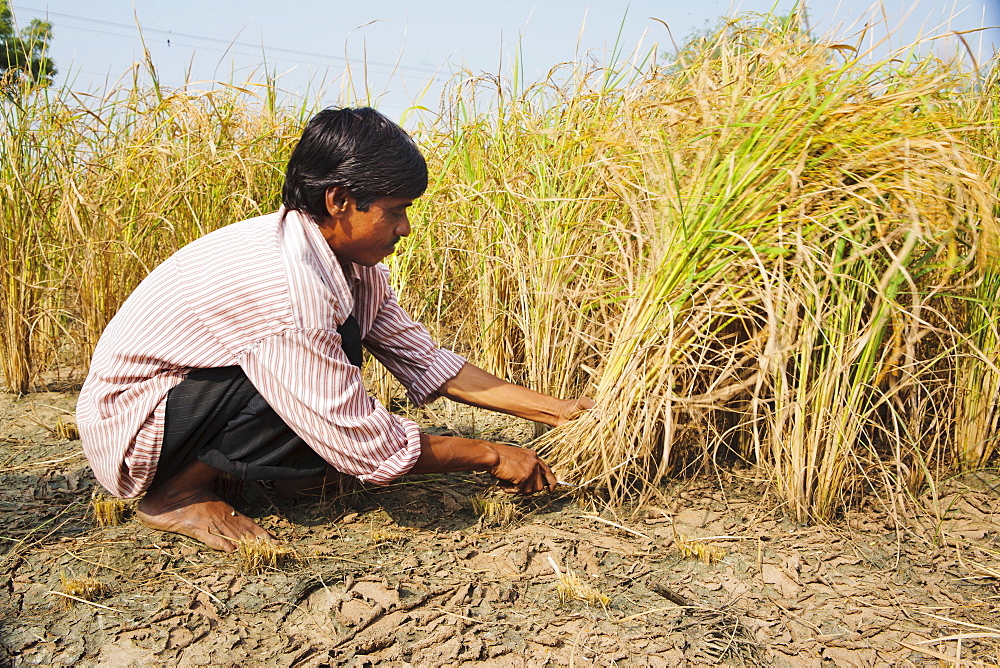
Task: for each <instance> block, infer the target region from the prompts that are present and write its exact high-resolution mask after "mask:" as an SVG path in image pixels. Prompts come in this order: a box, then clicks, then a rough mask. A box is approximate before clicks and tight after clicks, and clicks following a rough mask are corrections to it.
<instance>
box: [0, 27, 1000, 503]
mask: <svg viewBox="0 0 1000 668" xmlns="http://www.w3.org/2000/svg"><path fill="white" fill-rule="evenodd" d="M679 55H680V61H679V62H661V61H660V59H658V58H657V57H656V54H637V56H636V58H634V59H633V61H632V62H631V63H630V64H627V65H624V66H619V67H615V68H609V69H601V68H595V67H593V66H589V65H585V64H572V63H571V64H567V65H563V66H560V67H557V68H555V69H554V70H553V71H552V72H551V73H550V74H549V76H547V77H546V78H544V79H543V80H542V81H539V82H537V83H535V84H532V85H523V84H521V83H520V82H517V83H515V84H509V83H506V82H504V81H502V80H499V79H497V78H495V77H473V76H464V77H460V78H458V79H457V80H456V81H455V82H454V84H453V85H452V87H451V88H450V89H449V91H448V93H447V94H446V96H445V98H444V103H443V104H442V108H441V111H440V114H439V115H438V116H436V117H435V118H432V119H430V120H428V121H426V122H425V123H423V124H422V125H421V126H420V127H419V128H416V129H415V134H416V136H417V138H418V140H419V142H420V143H421V145H422V146H423V148H424V150H425V152H426V154H427V157H428V162H429V165H430V169H431V184H430V186H429V189H428V193H427V195H426V196H425V197H423V198H421V200H419V202H418V204H417V206H416V207H415V209H416V211H415V212H414V220H415V224H414V229H413V233H412V234H411V236H410V238H409V239H408V240H407V242H406V244H405V245H404V247H403V248H402V249H401V250H400V251H399V252H398V253H397V254H396V255H395V256H393V257H392V258H391V259H390V262H391V263H392V264H393V265H394V266H393V269H394V277H395V281H396V282H397V288H398V290H399V293H400V297H401V300H402V301H403V302H404V304H405V305H406V306H407V307H408V308H409V309H410V310H411V312H413V314H414V315H415V316H416V317H417V318H418V319H420V320H422V321H423V322H425V323H427V324H428V326H429V327H430V328H431V329H432V330H433V331H434V333H435V335H436V336H437V337H438V338H439V340H441V341H442V342H443V343H444V344H446V345H449V346H451V347H454V348H456V349H458V350H459V351H461V352H463V353H465V354H467V355H468V356H469V357H470V359H471V360H472V361H474V362H475V363H477V364H480V365H481V366H483V367H485V368H488V369H490V370H492V371H494V372H495V373H498V374H500V375H503V376H506V377H509V378H511V379H513V380H515V381H518V382H522V383H525V384H527V385H530V386H532V387H535V388H537V389H539V390H542V391H545V392H550V393H554V394H558V395H562V396H570V395H574V394H579V393H586V394H589V395H591V396H593V397H594V398H595V400H596V401H597V404H598V408H597V409H596V410H594V411H591V412H589V413H587V414H586V415H584V416H583V417H581V418H580V419H578V420H576V421H574V422H573V423H571V424H570V425H567V426H566V427H563V428H560V429H558V430H554V431H552V432H550V433H548V434H545V435H544V436H542V437H541V438H540V439H539V440H538V441H537V442H536V443H535V445H536V446H537V447H539V448H540V449H541V450H542V451H543V453H544V454H545V456H546V457H547V458H548V459H549V461H550V462H551V463H552V465H553V466H554V467H555V468H556V470H557V472H558V474H559V475H560V477H563V478H565V479H568V480H571V481H575V482H578V483H586V484H587V485H593V486H596V487H599V488H602V489H603V490H604V491H605V492H606V493H607V495H608V497H609V499H610V500H611V501H613V502H616V503H623V502H626V501H636V500H643V499H647V498H649V497H650V496H651V495H655V494H656V493H657V489H658V485H659V484H660V482H662V480H663V479H664V477H667V476H675V475H684V474H687V473H688V472H691V471H694V470H698V469H699V468H700V467H703V466H715V465H720V464H727V463H732V462H742V463H743V464H746V465H750V466H754V467H756V468H757V470H758V471H759V472H760V473H761V474H763V475H764V476H765V477H766V478H767V479H768V480H770V483H771V487H772V489H773V491H774V493H775V494H776V495H777V496H778V497H779V498H780V499H781V500H782V501H783V503H784V504H785V505H786V507H787V509H788V511H789V513H790V514H791V515H792V516H793V517H795V518H796V519H799V520H823V519H826V518H829V517H831V516H832V515H833V514H835V513H836V512H838V511H839V510H840V509H841V508H843V507H844V506H845V505H848V504H850V503H851V501H852V499H855V498H858V497H859V496H860V495H861V494H864V493H866V492H868V491H871V490H873V489H874V490H878V491H880V492H888V493H890V494H892V495H893V498H894V499H898V500H900V501H901V502H903V503H905V502H906V499H907V498H908V497H909V496H910V495H912V494H914V493H915V492H916V491H917V490H918V489H919V488H920V487H921V486H922V485H925V484H928V483H933V482H934V481H935V480H937V479H939V478H940V477H941V476H942V475H945V474H947V473H948V472H950V471H952V470H955V469H969V468H976V467H982V466H986V465H990V464H992V463H993V462H994V461H995V457H996V453H997V450H998V448H997V447H996V439H997V428H998V417H1000V406H998V404H997V397H998V390H1000V355H998V336H1000V333H998V329H997V325H996V322H997V314H998V305H1000V304H998V299H1000V292H998V291H1000V283H998V280H997V269H996V266H995V263H991V259H990V253H991V250H992V249H993V248H995V237H996V233H995V228H996V220H995V216H997V214H998V211H1000V208H998V202H997V196H996V193H997V188H998V186H1000V180H998V176H997V174H998V170H997V167H996V160H995V156H996V155H997V146H998V143H1000V142H998V139H1000V137H998V131H997V129H996V128H997V125H996V120H997V111H998V107H997V102H996V99H997V96H996V95H995V91H996V87H997V75H996V72H997V68H994V69H993V72H994V73H993V74H992V75H990V76H989V77H987V79H986V80H984V81H979V80H977V79H976V78H975V76H974V75H973V74H972V73H970V72H968V71H966V70H964V69H962V67H961V66H960V65H958V64H956V63H950V62H944V61H941V60H938V59H935V58H933V57H921V58H917V57H901V58H895V59H886V60H883V61H880V62H868V61H866V60H863V59H861V58H859V57H857V56H856V55H855V52H854V51H853V49H852V48H851V47H850V46H848V45H842V44H837V45H830V44H824V43H823V42H822V41H817V40H814V39H811V38H810V37H809V36H808V35H805V34H803V33H802V32H801V31H800V30H798V29H797V28H795V22H794V21H793V20H790V21H774V20H764V21H760V20H743V21H736V22H732V23H730V24H728V25H726V26H725V27H724V28H723V29H721V30H720V31H718V32H717V33H716V34H715V35H713V36H712V37H711V38H707V39H704V40H702V41H700V42H698V43H695V44H692V45H690V46H689V48H687V49H684V50H683V51H681V52H680V54H679ZM261 90H263V91H265V92H264V93H262V94H261V95H260V96H258V95H256V94H252V93H249V92H248V91H247V90H246V89H245V88H241V87H237V86H233V85H229V86H226V87H221V88H217V89H215V90H212V91H204V92H194V91H174V92H171V91H165V90H163V89H161V88H159V87H155V86H154V87H151V88H149V87H143V86H140V85H138V83H134V84H132V85H131V86H128V87H123V88H122V89H121V90H119V91H116V92H114V93H113V94H111V95H109V96H108V97H104V98H101V99H97V98H93V97H85V96H81V95H75V94H73V93H72V92H70V91H65V90H64V91H53V90H49V91H44V90H43V91H35V92H33V93H25V97H24V98H23V101H22V104H21V105H20V106H16V105H7V106H4V107H3V108H2V110H3V114H4V123H5V128H6V130H7V134H8V136H9V137H10V139H9V140H6V139H5V141H4V142H3V147H2V149H0V150H2V157H3V163H2V165H0V206H2V208H3V211H4V212H5V215H3V217H2V219H0V220H2V222H0V229H2V231H3V239H4V245H3V246H2V250H0V252H2V253H3V254H4V255H3V257H2V258H0V259H2V260H3V267H4V275H3V279H4V280H3V284H2V285H3V288H2V289H3V292H2V293H0V297H2V299H0V306H2V312H0V318H2V324H3V327H4V333H5V337H4V341H3V345H4V346H5V348H4V357H3V373H4V378H5V380H6V383H7V387H8V388H9V389H10V390H12V391H17V392H23V391H26V390H27V389H28V388H29V387H30V385H31V383H32V380H33V379H34V378H36V376H37V373H38V371H39V370H41V369H44V368H47V367H50V366H52V365H54V364H74V365H76V366H77V367H78V368H79V369H81V370H82V369H83V368H85V365H86V360H87V358H88V356H89V352H90V350H91V349H92V346H93V345H94V343H95V342H96V337H97V336H98V335H99V333H100V331H101V330H102V328H103V327H104V325H105V324H106V323H107V320H108V319H109V318H110V316H111V315H112V314H113V313H114V311H115V310H116V309H117V308H118V306H119V305H120V304H121V302H122V300H123V299H124V298H125V297H126V296H127V295H128V293H129V292H130V291H131V290H132V288H133V287H134V286H135V285H136V283H137V282H138V281H139V280H141V278H142V277H143V276H144V275H145V273H146V272H148V270H149V269H150V268H151V267H152V266H154V265H155V264H156V263H157V262H159V261H161V260H162V259H163V258H165V257H166V256H167V255H169V253H170V252H172V251H173V250H174V249H176V248H177V247H179V246H180V245H182V244H184V243H186V242H187V241H189V240H191V239H193V238H195V237H197V236H199V235H201V234H203V233H204V232H206V231H208V230H210V229H213V228H215V227H218V226H220V225H223V224H226V223H228V222H231V221H234V220H238V219H241V218H244V217H247V216H250V215H254V214H256V213H261V212H265V211H269V210H273V209H274V208H276V207H277V204H278V193H279V191H280V182H281V169H282V167H283V164H284V162H285V160H286V159H287V155H288V152H289V149H290V147H291V144H292V142H293V141H294V138H295V137H296V136H297V134H298V128H300V127H301V124H302V122H303V121H304V117H305V115H306V114H305V113H304V108H305V105H298V106H296V107H294V108H286V107H283V106H281V105H278V104H277V103H276V102H275V94H274V90H273V87H269V86H267V85H264V86H262V87H261ZM990 91H992V93H991V92H990ZM8 211H9V212H12V213H11V214H10V215H7V214H6V212H8ZM369 373H371V372H369ZM372 380H373V387H375V388H377V391H378V392H379V394H380V395H381V396H382V398H383V399H387V398H388V397H389V395H390V392H391V390H390V386H389V384H388V383H387V382H386V381H385V378H384V377H383V376H380V375H379V374H377V373H376V374H374V376H373V378H372Z"/></svg>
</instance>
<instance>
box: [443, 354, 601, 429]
mask: <svg viewBox="0 0 1000 668" xmlns="http://www.w3.org/2000/svg"><path fill="white" fill-rule="evenodd" d="M437 394H438V396H442V397H446V398H448V399H451V400H452V401H458V402H460V403H463V404H469V405H470V406H478V407H479V408H486V409H488V410H491V411H497V412H499V413H506V414H507V415H513V416H515V417H519V418H524V419H525V420H533V421H535V422H541V423H543V424H547V425H549V426H552V427H558V426H559V425H561V424H564V423H566V422H568V421H569V420H572V419H573V418H574V417H576V416H577V415H579V414H580V413H582V412H583V411H585V410H587V409H588V408H593V407H594V402H593V401H591V400H590V399H588V398H587V397H580V398H579V399H556V398H555V397H550V396H548V395H547V394H542V393H540V392H535V391H534V390H529V389H528V388H526V387H521V386H520V385H514V384H513V383H508V382H507V381H505V380H503V379H501V378H497V377H496V376H494V375H493V374H491V373H489V372H488V371H484V370H483V369H480V368H479V367H477V366H475V365H472V364H469V363H468V362H466V363H465V366H463V367H462V369H461V370H460V371H459V372H458V375H456V376H455V377H453V378H452V379H451V380H448V381H447V382H445V383H444V384H443V385H442V386H441V387H440V388H439V389H438V391H437Z"/></svg>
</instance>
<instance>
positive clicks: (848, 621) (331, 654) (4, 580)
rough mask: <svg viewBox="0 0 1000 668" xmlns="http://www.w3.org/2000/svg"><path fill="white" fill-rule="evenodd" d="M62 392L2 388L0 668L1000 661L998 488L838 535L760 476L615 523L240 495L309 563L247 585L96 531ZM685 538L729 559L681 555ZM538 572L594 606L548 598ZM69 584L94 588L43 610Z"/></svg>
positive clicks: (537, 508)
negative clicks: (82, 581) (792, 514)
mask: <svg viewBox="0 0 1000 668" xmlns="http://www.w3.org/2000/svg"><path fill="white" fill-rule="evenodd" d="M65 389H68V390H70V391H65V392H57V391H51V392H37V393H33V394H31V395H28V396H27V397H24V398H15V397H13V396H11V395H0V513H2V514H0V522H2V523H0V592H2V593H0V665H15V666H22V665H80V666H90V665H107V666H148V665H213V666H237V665H239V666H245V665H268V666H325V665H337V666H340V665H346V666H373V665H414V666H453V665H490V666H550V665H551V666H563V665H568V666H590V665H598V666H612V665H620V666H683V665H706V664H710V665H712V664H723V665H775V666H834V665H836V666H884V665H892V666H914V665H916V666H925V665H992V664H998V663H1000V477H998V476H997V475H995V474H993V475H987V474H980V475H977V476H967V477H964V478H961V479H952V480H949V481H948V482H946V483H943V484H941V485H939V486H938V487H937V488H936V489H934V490H930V491H927V492H925V493H924V494H923V496H921V497H920V498H918V499H914V500H911V502H909V504H908V505H907V507H905V508H901V507H899V509H898V512H897V511H894V510H893V509H892V508H890V507H886V505H885V504H884V503H883V502H882V501H880V500H879V499H878V498H873V499H872V500H871V501H870V502H868V503H866V505H865V506H864V507H863V508H862V509H861V510H857V511H853V512H850V513H848V514H847V515H846V516H845V517H843V518H841V519H839V520H838V521H837V522H836V523H834V524H832V525H830V526H799V525H796V524H794V523H792V522H789V521H788V520H787V519H785V516H784V515H783V513H782V511H781V509H780V507H779V506H778V504H777V503H776V502H775V500H774V499H772V498H768V497H767V496H766V495H763V494H762V492H761V490H762V489H763V485H762V484H761V483H760V481H757V480H754V479H753V473H752V472H751V471H728V472H716V473H715V474H713V475H712V476H711V477H710V478H708V477H706V478H701V479H696V480H689V481H685V482H683V483H676V484H674V485H672V486H671V487H668V488H665V489H664V495H663V500H662V502H660V503H659V504H657V505H650V506H646V507H643V508H641V509H638V510H636V511H635V512H630V513H627V514H619V515H615V514H613V513H611V512H609V511H608V510H607V509H604V508H602V507H601V506H599V505H595V504H594V502H593V501H592V500H588V499H586V498H577V497H574V496H573V495H571V494H565V495H552V496H542V497H539V498H534V499H525V500H520V501H517V505H518V517H517V518H516V519H515V520H513V521H512V522H511V523H509V524H507V525H491V524H490V523H489V522H485V521H484V520H482V519H480V518H479V517H477V516H476V514H475V513H474V512H473V511H472V508H471V504H470V498H471V497H473V496H476V495H483V494H490V493H491V492H490V488H491V481H490V480H489V479H488V476H476V475H462V476H437V477H431V476H424V477H412V478H406V479H404V480H403V481H402V482H400V483H398V484H395V485H393V486H390V487H387V488H369V489H358V488H351V487H350V486H345V487H344V488H342V489H340V490H331V491H330V492H328V493H327V495H326V496H325V497H323V498H318V499H310V500H297V501H291V500H282V499H279V498H277V497H276V496H275V495H274V494H273V493H272V491H271V490H269V489H268V488H267V487H266V486H263V485H260V484H257V483H248V484H247V485H245V486H244V487H243V488H242V490H239V491H238V492H237V493H236V494H235V498H234V501H235V504H236V506H237V508H238V509H239V510H240V511H241V512H244V513H246V514H247V515H249V516H251V517H253V518H255V519H256V520H257V521H259V522H260V523H261V524H262V525H263V526H264V527H265V528H267V529H268V530H269V531H271V532H272V533H273V534H274V535H276V536H278V537H279V538H281V539H282V540H283V541H285V542H287V543H288V544H289V545H292V546H294V547H295V549H296V550H297V551H298V552H299V554H301V555H302V557H303V561H302V562H301V563H300V564H299V565H297V566H295V567H293V568H291V569H289V570H284V571H271V572H266V573H264V574H262V575H252V574H247V573H244V572H242V570H241V568H240V566H239V564H238V563H237V562H236V560H235V558H234V557H232V556H228V555H224V554H220V553H216V552H212V551H207V550H203V549H201V548H200V547H199V546H198V545H197V544H195V543H193V542H192V541H190V540H188V539H185V538H181V537H178V536H174V535H169V534H163V533H158V532H153V531H150V530H147V529H145V528H143V527H141V526H140V525H138V524H137V523H136V522H135V520H131V521H130V522H128V523H126V524H125V525H123V526H119V527H113V528H97V527H96V526H95V525H94V523H93V521H92V518H91V515H90V510H89V507H90V498H91V494H92V492H93V491H94V488H95V482H94V480H93V477H92V475H91V474H90V472H89V469H88V468H87V466H86V461H85V460H84V458H83V456H82V454H81V452H80V449H79V441H77V440H73V439H71V438H66V436H67V435H70V436H71V435H72V434H66V433H65V431H63V430H62V428H61V427H60V426H59V425H60V424H61V423H67V422H72V410H73V405H74V402H75V394H74V393H73V392H72V391H71V390H72V388H65ZM432 411H437V412H426V413H423V414H421V415H420V416H419V417H420V419H421V420H422V421H423V422H424V423H425V424H427V425H428V426H429V427H433V428H437V429H439V430H450V431H452V432H458V433H464V434H469V433H481V432H482V431H484V429H485V427H484V426H483V418H482V417H481V414H475V413H469V412H465V413H462V412H461V411H456V410H452V409H448V410H446V411H442V409H440V408H439V407H434V408H432ZM449 411H450V412H449ZM477 421H479V424H477ZM490 429H491V431H490V433H489V434H487V436H490V437H494V438H504V439H508V440H510V441H512V442H523V441H525V440H527V439H528V438H529V437H530V434H529V433H527V431H526V428H525V427H524V425H513V424H509V423H508V424H503V425H499V426H497V425H492V426H490ZM904 516H905V517H906V519H904ZM679 538H686V539H687V540H688V545H689V546H690V545H696V546H697V545H700V546H703V547H702V548H701V551H702V552H703V553H704V552H706V551H708V552H713V553H715V554H716V555H718V556H721V559H720V560H719V561H717V562H716V563H713V564H706V563H702V562H701V561H699V560H698V559H696V558H690V557H685V556H684V555H682V554H681V553H680V551H679V548H678V539H679ZM553 564H554V565H555V567H558V568H559V570H560V571H561V572H563V573H567V572H569V571H572V572H573V573H574V574H575V575H577V576H578V578H579V579H580V581H581V582H582V583H583V584H585V585H587V586H589V587H590V588H591V589H592V590H596V591H597V592H599V593H600V594H603V595H604V596H605V597H606V598H607V603H606V604H602V603H600V602H594V603H592V604H588V603H586V602H583V601H580V600H568V601H561V600H560V597H559V595H558V592H557V587H556V583H557V576H556V573H555V568H554V566H553ZM79 577H90V578H94V579H97V580H99V581H101V582H103V583H105V584H106V585H107V587H108V591H107V593H106V594H105V595H103V596H101V597H99V598H97V599H96V600H94V601H93V602H89V603H88V602H76V601H73V600H71V599H67V598H66V597H64V596H61V595H59V594H58V593H55V592H59V591H61V587H62V583H63V580H64V579H65V578H70V579H71V578H79ZM581 591H582V590H581Z"/></svg>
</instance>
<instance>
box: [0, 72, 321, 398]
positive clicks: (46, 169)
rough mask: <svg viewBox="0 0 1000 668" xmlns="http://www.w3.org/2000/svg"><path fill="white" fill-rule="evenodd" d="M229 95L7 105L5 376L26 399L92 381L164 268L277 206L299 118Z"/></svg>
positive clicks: (48, 94) (146, 93)
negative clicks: (192, 244)
mask: <svg viewBox="0 0 1000 668" xmlns="http://www.w3.org/2000/svg"><path fill="white" fill-rule="evenodd" d="M262 90H263V94H257V93H254V92H251V91H249V90H247V89H246V88H238V87H235V86H227V87H220V88H216V89H214V90H211V91H187V90H179V91H174V92H169V93H165V92H164V91H162V90H160V89H159V88H157V87H153V88H145V87H143V86H142V85H141V84H140V83H139V73H138V72H136V78H135V79H134V80H133V82H132V85H130V86H123V87H122V88H119V89H116V90H113V91H111V92H110V93H108V94H107V96H104V97H95V96H92V95H84V94H78V93H74V92H72V91H70V90H66V89H63V90H57V89H46V88H42V89H34V90H28V89H25V90H23V91H22V93H21V95H20V97H19V98H18V99H16V100H13V101H9V102H6V103H2V104H0V114H2V116H3V118H2V122H3V130H4V140H3V142H2V143H0V160H2V162H0V192H2V195H0V212H2V216H0V232H2V237H3V242H4V243H3V245H2V246H0V253H2V255H0V260H2V266H3V271H4V274H3V279H4V281H3V291H2V292H0V303H2V311H0V321H2V323H3V331H4V338H3V344H2V345H3V346H4V355H3V372H4V380H5V383H6V386H7V389H8V390H10V391H13V392H20V393H23V392H26V391H27V390H28V388H29V387H30V385H31V383H32V381H33V380H34V379H36V378H37V372H38V371H39V370H40V369H42V368H45V367H46V366H52V365H54V364H60V363H61V364H67V363H69V364H75V365H76V366H77V367H83V366H85V364H86V360H87V359H88V358H89V356H90V352H91V351H92V350H93V346H94V345H95V344H96V342H97V338H98V337H99V335H100V333H101V332H102V331H103V329H104V327H105V325H106V324H107V323H108V321H109V320H110V318H111V316H112V315H114V313H115V312H116V311H117V309H118V307H119V306H120V305H121V303H122V302H123V301H124V299H125V298H126V297H127V296H128V295H129V293H130V292H131V291H132V290H133V289H134V288H135V286H136V285H137V284H138V282H139V281H140V280H142V278H143V277H144V276H145V275H146V274H147V273H148V272H149V271H150V270H151V269H152V268H153V267H154V266H156V264H158V263H159V262H161V261H162V260H163V259H164V258H165V257H166V256H167V255H169V254H170V253H171V252H173V251H174V250H176V249H177V248H179V247H180V246H182V245H184V244H185V243H188V242H189V241H192V240H194V239H196V238H197V237H199V236H201V235H203V234H205V233H206V232H208V231H210V230H212V229H214V228H216V227H219V226H221V225H224V224H226V223H228V222H234V221H237V220H241V219H242V218H246V217H248V216H251V215H256V214H260V213H265V212H268V211H272V210H274V209H275V208H276V207H277V205H278V203H279V202H280V187H281V182H282V174H283V169H284V161H285V156H286V155H287V154H288V152H289V150H290V146H291V144H292V143H293V142H294V141H295V139H296V137H297V135H298V134H299V132H300V130H299V128H300V126H301V122H302V119H303V116H304V115H303V113H302V111H301V110H297V109H284V108H279V106H278V105H276V104H275V98H274V88H273V85H265V86H263V87H262Z"/></svg>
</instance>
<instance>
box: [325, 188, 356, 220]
mask: <svg viewBox="0 0 1000 668" xmlns="http://www.w3.org/2000/svg"><path fill="white" fill-rule="evenodd" d="M353 200H354V198H353V197H351V193H349V192H347V188H344V187H342V186H330V187H329V188H327V189H326V212H327V214H329V215H330V216H338V215H340V214H342V213H344V211H346V210H347V207H348V205H349V204H350V203H351V202H352V201H353Z"/></svg>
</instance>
